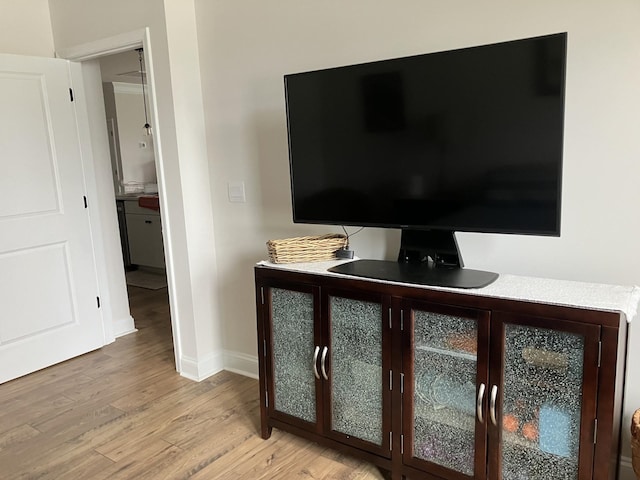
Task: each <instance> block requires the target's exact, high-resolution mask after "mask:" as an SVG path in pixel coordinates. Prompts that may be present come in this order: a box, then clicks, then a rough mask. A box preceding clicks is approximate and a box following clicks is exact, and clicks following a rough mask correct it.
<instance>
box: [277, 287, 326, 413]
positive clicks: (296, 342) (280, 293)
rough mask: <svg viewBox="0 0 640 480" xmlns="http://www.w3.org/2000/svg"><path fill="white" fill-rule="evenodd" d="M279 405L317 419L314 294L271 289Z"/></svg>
mask: <svg viewBox="0 0 640 480" xmlns="http://www.w3.org/2000/svg"><path fill="white" fill-rule="evenodd" d="M271 302H272V312H271V314H272V319H273V357H274V362H273V365H274V384H275V388H274V389H275V392H274V396H275V409H276V410H277V411H279V412H283V413H288V414H289V415H293V416H294V417H298V418H301V419H303V420H306V421H308V422H315V421H316V385H315V377H314V375H313V366H312V363H313V351H314V343H313V295H312V294H310V293H301V292H294V291H290V290H281V289H278V288H274V289H272V291H271Z"/></svg>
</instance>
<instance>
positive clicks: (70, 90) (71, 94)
mask: <svg viewBox="0 0 640 480" xmlns="http://www.w3.org/2000/svg"><path fill="white" fill-rule="evenodd" d="M69 98H70V99H71V101H72V102H73V88H70V89H69Z"/></svg>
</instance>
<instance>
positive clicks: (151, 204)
mask: <svg viewBox="0 0 640 480" xmlns="http://www.w3.org/2000/svg"><path fill="white" fill-rule="evenodd" d="M138 206H139V207H140V208H149V209H151V210H156V211H158V212H159V211H160V198H159V197H158V196H157V195H150V196H147V197H145V196H140V197H138Z"/></svg>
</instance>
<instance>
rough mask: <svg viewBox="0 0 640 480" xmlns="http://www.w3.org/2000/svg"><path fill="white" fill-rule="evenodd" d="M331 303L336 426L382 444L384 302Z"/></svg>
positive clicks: (334, 300)
mask: <svg viewBox="0 0 640 480" xmlns="http://www.w3.org/2000/svg"><path fill="white" fill-rule="evenodd" d="M329 301H330V307H329V308H330V310H331V348H330V351H331V387H332V398H331V401H332V404H331V406H332V419H331V421H332V424H331V426H332V429H333V430H335V431H338V432H341V433H345V434H347V435H350V436H353V437H357V438H359V439H362V440H367V441H369V442H372V443H375V444H376V445H382V306H381V305H380V304H378V303H369V302H361V301H357V300H351V299H347V298H340V297H331V298H330V300H329Z"/></svg>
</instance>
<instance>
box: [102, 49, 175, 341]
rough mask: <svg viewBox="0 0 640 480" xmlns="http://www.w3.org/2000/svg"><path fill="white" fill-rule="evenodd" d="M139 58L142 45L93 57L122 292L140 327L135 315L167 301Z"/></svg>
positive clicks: (152, 154)
mask: <svg viewBox="0 0 640 480" xmlns="http://www.w3.org/2000/svg"><path fill="white" fill-rule="evenodd" d="M143 57H144V50H143V49H142V48H136V49H134V50H128V51H125V52H120V53H115V54H111V55H105V56H101V57H99V58H98V59H97V60H98V61H99V63H100V72H101V79H102V91H103V98H104V104H105V113H106V126H107V135H108V139H109V153H110V156H111V171H112V174H113V175H112V178H113V187H114V192H115V198H114V202H115V204H116V206H117V212H118V227H119V231H118V233H119V237H120V245H121V248H122V258H123V261H124V265H123V267H124V271H125V278H126V284H127V297H128V299H129V308H130V311H131V312H132V313H133V315H132V316H133V318H134V322H135V327H136V328H137V329H140V328H141V325H140V323H139V318H140V317H141V316H142V317H147V316H148V315H147V314H148V313H149V312H148V310H155V309H157V308H158V307H159V306H161V305H162V303H163V302H166V303H168V296H167V277H166V264H165V260H164V248H163V239H162V214H161V212H160V202H159V195H158V180H157V174H156V170H157V165H156V162H155V151H154V145H153V138H152V135H153V133H152V132H153V130H152V128H150V122H149V115H148V108H147V105H149V103H150V102H149V99H148V98H147V96H146V93H147V91H148V87H147V72H146V69H145V62H144V58H143ZM145 290H151V291H157V292H149V291H147V292H145ZM132 299H133V300H134V302H135V308H133V307H134V305H133V304H132ZM134 310H135V312H137V315H136V314H135V312H134Z"/></svg>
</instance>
